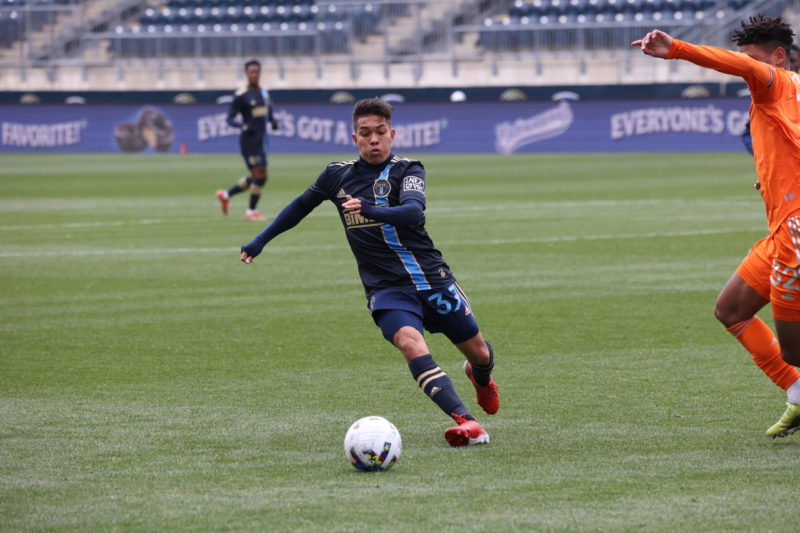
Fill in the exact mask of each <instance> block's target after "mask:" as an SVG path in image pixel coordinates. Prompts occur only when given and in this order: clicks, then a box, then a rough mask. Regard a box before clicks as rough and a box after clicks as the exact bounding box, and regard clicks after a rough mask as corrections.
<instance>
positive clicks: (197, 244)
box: [0, 154, 800, 532]
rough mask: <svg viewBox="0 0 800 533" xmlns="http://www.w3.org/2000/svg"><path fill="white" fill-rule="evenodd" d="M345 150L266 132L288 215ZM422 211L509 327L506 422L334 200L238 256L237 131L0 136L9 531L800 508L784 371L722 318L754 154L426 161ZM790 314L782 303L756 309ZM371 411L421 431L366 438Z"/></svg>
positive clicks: (479, 527)
mask: <svg viewBox="0 0 800 533" xmlns="http://www.w3.org/2000/svg"><path fill="white" fill-rule="evenodd" d="M343 157H345V158H349V157H351V154H343V155H340V156H329V157H324V156H302V157H297V156H281V155H274V156H273V157H272V158H271V163H272V165H271V181H270V183H269V184H268V186H267V191H266V196H265V199H264V200H263V201H262V205H261V207H262V211H263V212H265V213H267V214H272V215H274V214H275V213H276V212H277V211H278V210H279V209H280V208H281V207H282V206H283V205H284V204H285V203H286V202H288V201H289V200H290V199H292V198H293V197H294V196H295V195H297V194H299V193H300V192H301V191H302V190H304V189H305V187H306V186H307V185H308V184H309V183H310V182H311V181H312V180H313V179H314V178H315V177H316V176H317V174H318V173H319V171H320V170H321V169H322V167H323V165H324V164H325V163H326V162H327V161H330V160H333V159H337V158H343ZM423 161H424V162H425V163H426V168H427V170H428V211H427V219H428V230H429V232H430V234H431V236H432V237H433V240H434V242H435V243H436V245H437V247H438V248H440V249H441V250H442V251H443V253H444V256H445V258H446V259H447V261H448V263H449V264H450V266H451V267H452V268H453V270H454V271H455V273H456V275H457V276H458V277H459V280H460V282H461V284H462V286H463V287H464V289H465V290H466V292H467V294H468V295H469V296H470V299H471V302H472V305H473V308H474V310H475V312H476V316H477V318H478V321H479V324H480V325H481V329H482V330H483V332H484V334H485V335H486V337H487V338H488V339H490V340H491V341H492V342H493V344H494V346H495V349H496V353H497V366H496V372H495V379H496V380H497V382H498V384H499V385H500V386H501V388H502V406H501V409H500V412H499V413H498V414H497V415H495V416H493V417H489V416H487V415H483V414H482V413H481V412H480V408H478V407H477V405H475V399H474V395H473V392H472V389H471V387H470V385H469V383H468V381H467V380H466V378H465V377H464V376H463V373H462V371H461V363H462V361H463V359H462V357H461V356H460V354H459V353H458V352H457V351H456V350H455V349H454V348H453V347H452V346H450V345H449V344H448V342H447V341H446V339H445V338H443V337H441V336H438V335H437V336H432V337H429V343H430V345H431V348H432V350H433V354H434V357H436V359H437V362H438V363H439V364H440V365H441V366H442V368H443V369H445V370H446V371H447V372H448V373H449V374H450V376H451V377H452V378H453V381H454V383H455V385H456V387H457V388H458V390H459V391H460V393H461V394H462V397H463V398H464V400H465V401H466V403H467V405H468V407H470V408H471V409H472V410H473V413H474V414H476V416H478V419H479V420H480V421H481V422H482V423H483V425H484V426H485V427H486V429H487V430H488V431H489V433H490V435H491V443H490V444H489V445H487V446H483V447H471V448H466V449H451V448H449V447H448V446H447V444H446V442H445V440H444V439H443V438H442V433H443V431H444V429H445V428H446V427H447V426H448V425H449V419H447V418H446V417H445V416H444V415H443V414H442V413H441V412H439V410H438V409H437V408H436V407H435V406H434V404H433V403H432V402H430V401H429V400H428V399H427V398H426V397H425V396H424V395H423V394H422V393H421V392H420V391H419V389H418V388H417V386H416V384H415V383H414V382H413V380H412V378H411V376H410V374H409V372H408V369H407V367H406V364H405V362H404V361H403V358H402V356H401V355H400V354H399V353H398V352H396V350H394V349H393V348H392V347H391V346H390V345H389V344H388V343H386V342H385V341H384V340H383V339H382V337H381V335H380V332H379V330H378V329H377V328H376V327H375V326H374V325H373V324H372V321H371V319H370V317H369V314H368V313H367V311H366V307H365V303H366V302H365V300H364V297H363V291H362V288H361V285H360V282H359V280H358V276H357V273H356V269H355V263H354V260H353V258H352V256H351V254H350V251H349V249H348V248H347V245H346V242H345V238H344V234H343V231H342V229H341V225H340V223H339V220H338V217H337V216H336V214H335V211H334V208H333V207H332V206H331V205H330V204H323V205H322V206H320V208H318V209H317V210H316V211H315V212H314V213H312V215H311V216H310V217H309V218H307V219H306V220H304V221H303V222H302V223H301V224H300V225H299V226H298V227H296V228H295V229H293V230H292V231H291V232H289V233H287V234H284V235H282V236H280V237H278V238H277V239H276V240H275V241H273V242H272V243H271V244H270V245H269V246H268V247H267V248H266V249H265V251H264V253H263V254H262V255H261V256H259V257H258V258H257V260H256V261H255V263H254V264H253V265H250V266H245V265H243V264H241V263H240V262H239V261H238V256H239V253H238V248H239V246H240V245H242V244H244V243H245V242H247V241H249V240H250V238H251V237H252V236H253V235H255V233H257V232H258V231H260V230H261V229H262V227H263V224H260V223H253V222H247V221H244V220H242V219H241V218H239V217H240V216H241V213H242V212H243V210H244V207H245V202H246V200H245V197H244V196H239V197H237V198H235V199H234V201H233V203H232V211H233V212H232V214H231V216H229V217H227V218H225V217H223V216H222V215H221V214H220V213H219V210H218V205H217V202H216V200H215V198H214V190H215V189H217V188H220V187H223V186H228V185H230V184H231V183H232V182H233V181H234V180H235V179H236V178H237V177H239V176H240V175H241V174H242V170H243V169H242V165H241V161H240V159H239V158H238V157H236V156H235V155H218V156H200V155H190V156H150V157H147V156H122V155H119V156H101V155H85V156H77V155H70V156H62V155H35V156H30V155H2V156H0V190H2V196H0V275H2V298H0V305H2V308H1V309H2V311H0V312H1V313H2V326H0V328H1V330H0V331H2V333H0V530H2V531H75V532H79V531H80V532H85V531H102V532H105V531H276V532H282V531H304V532H321V531H324V532H351V531H393V532H432V531H458V532H464V531H490V532H506V531H543V532H582V531H586V532H597V531H605V532H617V531H637V532H638V531H647V532H655V531H658V532H675V531H725V532H731V531H758V532H764V531H790V530H792V529H793V528H794V527H795V526H792V524H794V523H795V522H796V520H795V519H793V518H791V516H794V515H793V514H792V513H793V512H794V509H795V507H794V503H796V494H795V492H794V489H792V487H793V486H794V483H793V482H792V481H791V480H792V479H794V474H792V473H791V472H794V471H795V469H797V468H800V437H790V438H788V439H781V440H776V441H772V440H770V439H768V438H766V436H765V435H764V431H765V430H766V428H767V427H769V426H770V425H771V424H772V423H773V422H774V421H775V420H776V419H777V418H778V416H779V415H780V414H781V413H782V412H783V407H784V406H783V402H784V401H785V395H784V393H783V392H782V391H780V390H779V389H778V388H777V387H775V386H774V385H773V384H772V383H771V382H770V381H769V380H768V379H767V378H766V377H765V376H764V375H763V374H761V372H760V371H759V370H758V369H757V368H756V366H755V365H754V364H753V362H752V361H751V359H750V356H749V355H748V354H747V353H746V352H745V351H744V349H743V348H741V347H740V346H739V345H738V344H737V343H736V342H735V341H734V340H733V339H732V338H731V337H730V336H729V335H728V334H727V333H726V332H725V330H724V329H723V328H722V326H720V325H719V324H718V323H717V322H716V320H715V319H714V317H713V313H712V309H713V303H714V299H715V297H716V294H717V293H718V291H719V289H720V288H721V286H722V285H723V283H724V282H725V281H726V280H727V278H728V277H729V276H730V274H731V272H732V271H733V270H734V268H735V267H736V266H737V264H738V262H739V260H740V258H741V257H742V256H743V255H744V253H745V252H746V250H747V248H748V247H749V246H750V245H751V244H752V243H754V242H755V241H756V240H757V239H758V238H760V237H761V236H763V235H764V234H765V227H766V223H765V221H764V210H763V206H762V204H761V200H760V197H759V195H758V194H757V193H756V192H755V191H754V190H753V189H752V186H751V185H752V182H753V181H754V176H753V170H752V162H751V161H750V159H749V156H747V155H746V154H676V155H657V154H645V155H564V156H556V155H531V156H523V155H519V156H511V157H501V156H489V155H474V156H466V157H447V156H430V157H424V158H423ZM763 315H764V316H765V317H769V313H768V310H767V312H765V313H763ZM370 414H379V415H382V416H385V417H386V418H388V419H389V420H391V421H392V422H394V423H395V424H396V425H397V427H398V428H399V429H400V432H401V433H402V436H403V442H404V452H403V456H402V457H401V459H400V461H399V463H398V464H397V465H396V466H395V468H394V469H393V470H391V471H389V472H385V473H372V474H369V473H368V474H365V473H360V472H357V471H356V470H355V469H353V468H352V467H351V466H350V465H349V464H348V463H347V461H346V460H345V458H344V453H343V450H342V440H343V438H344V433H345V431H346V430H347V428H348V426H349V424H350V423H351V422H353V421H354V420H356V419H357V418H360V417H362V416H366V415H370Z"/></svg>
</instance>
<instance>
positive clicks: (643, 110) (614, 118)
mask: <svg viewBox="0 0 800 533" xmlns="http://www.w3.org/2000/svg"><path fill="white" fill-rule="evenodd" d="M749 104H750V100H749V98H748V99H703V100H660V101H657V100H638V101H609V102H573V101H560V102H549V103H542V102H536V103H466V102H465V103H456V104H449V103H448V104H397V105H395V118H394V126H395V128H396V130H397V137H396V138H395V152H396V153H398V154H401V155H409V156H411V155H414V154H418V153H432V152H438V153H502V154H512V153H540V152H551V153H559V152H561V153H563V152H696V151H741V150H742V149H743V148H742V142H741V139H740V136H741V134H742V131H743V129H744V125H745V124H746V122H747V120H748V108H749ZM350 112H351V106H349V105H336V104H318V105H286V106H281V105H279V104H277V105H276V107H275V113H276V117H277V118H278V121H279V122H280V128H279V130H278V131H276V132H272V133H271V135H270V141H269V148H268V150H269V152H270V153H279V154H280V153H315V152H316V153H341V152H343V151H347V150H351V149H352V141H351V138H350V135H351V132H352V125H351V120H350ZM226 115H227V107H226V106H222V105H218V106H212V105H163V106H158V107H153V106H143V107H138V106H137V107H133V106H119V105H113V106H112V105H108V106H105V105H82V106H74V105H73V106H70V105H6V106H0V152H132V153H135V152H142V153H148V152H150V153H158V152H174V153H178V152H181V151H185V152H188V153H231V152H237V151H238V149H239V148H238V134H239V131H238V130H236V129H233V128H230V127H229V126H228V125H227V124H226V122H225V117H226Z"/></svg>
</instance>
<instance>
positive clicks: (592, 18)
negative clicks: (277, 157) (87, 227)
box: [0, 0, 751, 59]
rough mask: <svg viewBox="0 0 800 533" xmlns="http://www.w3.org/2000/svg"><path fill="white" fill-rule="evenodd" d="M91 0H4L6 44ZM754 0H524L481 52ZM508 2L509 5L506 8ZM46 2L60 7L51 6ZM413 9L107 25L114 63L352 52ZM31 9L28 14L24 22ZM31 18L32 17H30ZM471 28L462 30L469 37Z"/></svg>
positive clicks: (279, 9)
mask: <svg viewBox="0 0 800 533" xmlns="http://www.w3.org/2000/svg"><path fill="white" fill-rule="evenodd" d="M82 1H83V2H88V1H89V0H0V47H4V48H9V47H11V45H12V43H14V42H15V41H20V40H22V39H24V38H25V36H26V34H27V33H33V32H36V31H41V30H42V29H43V28H46V27H47V25H48V24H52V23H53V22H54V21H55V20H56V18H57V16H58V13H59V11H58V9H57V7H60V8H62V9H64V8H66V6H69V5H73V6H74V5H78V4H80V3H81V2H82ZM749 3H751V0H516V1H515V3H514V4H513V5H512V6H511V7H510V8H508V9H507V10H502V9H501V13H499V14H495V15H493V16H492V17H490V18H486V19H485V20H483V21H481V20H477V21H472V22H470V21H465V23H466V24H473V25H474V26H476V27H477V28H480V29H479V30H478V31H477V36H478V38H477V41H476V42H475V46H476V48H477V50H478V51H481V50H489V51H497V52H503V51H516V50H530V49H564V48H565V47H566V48H567V49H569V48H570V47H574V46H579V47H581V48H589V49H593V48H608V47H617V46H620V45H624V44H625V41H626V40H627V39H628V38H629V37H630V35H637V34H638V35H640V34H641V33H642V31H644V30H647V29H650V28H652V27H653V26H654V25H658V27H660V28H662V29H665V30H667V31H672V30H674V29H675V28H678V27H687V26H690V25H691V24H693V23H695V22H696V21H698V20H701V19H705V18H708V17H722V16H724V14H725V13H726V12H735V11H738V10H741V9H742V8H744V7H745V6H746V5H747V4H749ZM504 5H508V4H504ZM48 6H57V7H53V8H51V9H50V10H48ZM16 8H24V9H19V10H17V9H16ZM408 9H409V8H408V6H407V5H405V6H403V5H401V4H388V3H384V2H376V3H370V2H341V3H337V2H335V1H332V0H327V1H325V2H318V1H317V0H169V1H165V2H163V4H162V5H160V6H157V7H149V8H146V9H144V10H143V11H141V12H140V13H138V15H136V16H135V17H134V19H133V20H126V21H125V22H123V23H120V24H118V25H116V26H115V27H111V28H108V29H107V30H104V31H108V32H110V33H111V34H112V35H113V37H112V38H111V39H109V45H108V52H109V53H110V55H111V57H116V58H123V59H124V58H151V57H160V56H164V57H177V58H180V57H204V58H209V57H210V58H214V57H231V56H236V57H242V56H250V55H252V56H263V55H268V54H275V55H289V56H291V55H309V54H347V53H350V52H351V51H352V48H353V46H354V44H356V43H365V42H367V41H368V39H369V37H370V35H379V34H381V33H382V32H383V31H385V28H386V27H387V26H390V25H391V24H392V20H393V19H394V17H397V16H402V15H405V14H408ZM23 13H25V15H24V17H23V15H22V14H23ZM23 18H24V21H23ZM463 33H464V32H461V33H458V37H457V38H458V39H459V40H461V39H462V37H461V36H462V35H463Z"/></svg>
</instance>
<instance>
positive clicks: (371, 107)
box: [353, 98, 393, 130]
mask: <svg viewBox="0 0 800 533" xmlns="http://www.w3.org/2000/svg"><path fill="white" fill-rule="evenodd" d="M392 111H393V109H392V106H391V105H390V104H389V102H385V101H384V100H381V99H380V98H365V99H363V100H359V101H358V102H356V105H354V106H353V129H354V130H355V129H356V124H357V122H358V119H360V118H361V117H367V116H370V115H377V116H379V117H383V118H385V119H386V122H388V123H389V124H391V123H392Z"/></svg>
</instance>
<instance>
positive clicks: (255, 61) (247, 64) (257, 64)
mask: <svg viewBox="0 0 800 533" xmlns="http://www.w3.org/2000/svg"><path fill="white" fill-rule="evenodd" d="M252 65H255V66H257V67H258V68H261V62H260V61H259V60H258V59H251V60H250V61H248V62H247V63H245V64H244V71H245V72H247V69H248V68H250V67H251V66H252Z"/></svg>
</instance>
